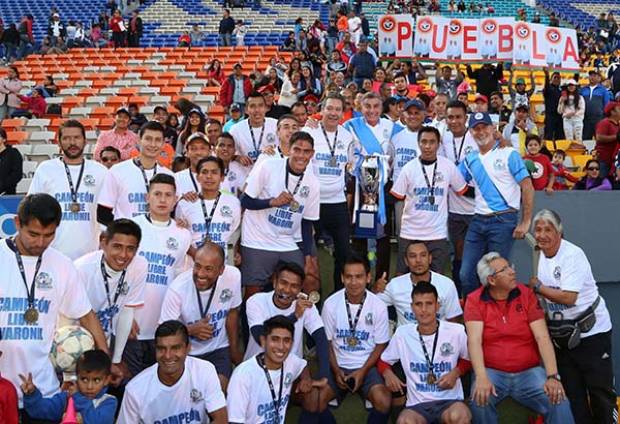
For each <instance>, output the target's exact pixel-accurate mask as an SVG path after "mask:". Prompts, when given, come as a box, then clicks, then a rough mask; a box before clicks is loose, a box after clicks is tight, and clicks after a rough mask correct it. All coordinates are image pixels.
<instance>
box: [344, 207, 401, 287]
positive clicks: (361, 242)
mask: <svg viewBox="0 0 620 424" xmlns="http://www.w3.org/2000/svg"><path fill="white" fill-rule="evenodd" d="M386 198H387V197H386ZM393 214H394V204H393V203H389V202H386V205H385V215H386V222H385V225H384V226H383V229H384V232H385V235H384V236H383V238H380V239H377V263H376V265H375V280H376V279H378V278H380V277H381V275H383V273H384V272H385V275H386V276H387V277H388V278H389V276H390V258H391V253H392V246H391V245H390V239H391V238H392V221H393V219H392V215H393ZM352 248H353V250H355V251H356V252H357V253H359V254H362V255H368V242H367V240H366V239H359V238H354V239H353V242H352Z"/></svg>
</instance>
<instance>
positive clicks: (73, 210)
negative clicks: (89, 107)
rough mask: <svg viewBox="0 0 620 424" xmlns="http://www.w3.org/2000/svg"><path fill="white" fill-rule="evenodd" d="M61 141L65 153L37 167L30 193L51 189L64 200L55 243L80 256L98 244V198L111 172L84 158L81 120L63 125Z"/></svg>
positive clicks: (59, 140)
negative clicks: (107, 175)
mask: <svg viewBox="0 0 620 424" xmlns="http://www.w3.org/2000/svg"><path fill="white" fill-rule="evenodd" d="M58 144H59V147H60V150H61V152H62V157H61V158H56V159H50V160H46V161H44V162H42V163H41V164H40V165H39V166H38V167H37V170H36V171H35V173H34V178H33V179H32V183H31V184H30V188H29V189H28V193H29V194H32V193H47V194H49V195H52V196H54V197H55V198H56V200H57V201H58V202H59V203H60V206H61V208H62V209H63V211H62V219H61V221H60V226H59V227H58V230H57V231H56V238H55V239H54V242H53V243H52V247H53V248H55V249H58V250H59V251H61V252H62V253H64V254H65V255H67V256H69V258H71V259H77V258H79V257H80V256H82V255H84V254H86V253H88V252H91V251H93V250H95V249H96V248H97V243H98V241H99V224H98V223H97V217H96V215H97V199H98V197H99V192H100V190H101V187H102V185H103V181H104V179H105V177H106V174H107V173H108V172H107V169H106V168H105V167H104V166H103V165H101V164H100V163H98V162H95V161H94V160H89V159H86V158H84V146H85V144H86V130H85V129H84V126H83V125H82V124H81V123H80V122H79V121H75V120H69V121H67V122H65V123H64V124H62V125H61V126H60V128H59V130H58ZM76 234H79V235H80V237H77V238H76V237H75V236H76Z"/></svg>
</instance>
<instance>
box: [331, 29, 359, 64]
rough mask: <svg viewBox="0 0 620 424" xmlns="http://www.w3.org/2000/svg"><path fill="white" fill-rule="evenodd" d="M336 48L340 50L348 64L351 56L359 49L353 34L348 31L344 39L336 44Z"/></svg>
mask: <svg viewBox="0 0 620 424" xmlns="http://www.w3.org/2000/svg"><path fill="white" fill-rule="evenodd" d="M336 50H338V51H339V52H340V55H341V57H342V60H343V62H345V63H346V64H347V65H348V64H349V60H350V59H351V56H353V55H354V54H355V52H356V51H357V47H356V46H355V43H353V42H352V41H351V34H349V33H348V32H346V33H345V34H344V36H343V38H342V40H340V42H338V44H336Z"/></svg>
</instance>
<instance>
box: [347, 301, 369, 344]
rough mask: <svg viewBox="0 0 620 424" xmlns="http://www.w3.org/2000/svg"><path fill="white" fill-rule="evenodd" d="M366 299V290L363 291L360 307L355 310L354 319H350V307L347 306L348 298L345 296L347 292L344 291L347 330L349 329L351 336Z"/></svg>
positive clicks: (353, 333)
mask: <svg viewBox="0 0 620 424" xmlns="http://www.w3.org/2000/svg"><path fill="white" fill-rule="evenodd" d="M365 301H366V292H364V297H363V298H362V303H361V304H360V308H359V309H358V310H357V313H356V314H355V319H354V320H353V319H351V307H350V306H349V299H348V297H347V293H346V292H345V293H344V304H345V306H346V307H347V319H348V320H349V330H350V331H351V337H355V328H356V327H357V323H358V322H359V320H360V315H362V309H364V302H365Z"/></svg>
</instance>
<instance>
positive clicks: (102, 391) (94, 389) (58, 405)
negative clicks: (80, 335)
mask: <svg viewBox="0 0 620 424" xmlns="http://www.w3.org/2000/svg"><path fill="white" fill-rule="evenodd" d="M111 366H112V362H111V360H110V357H109V356H108V355H107V354H106V353H105V352H104V351H102V350H98V349H97V350H89V351H87V352H84V354H83V355H82V356H81V357H80V359H78V362H77V376H78V379H77V382H76V383H71V386H70V388H69V390H68V391H67V392H60V393H57V394H55V395H54V396H52V397H49V398H44V397H43V396H42V395H41V392H40V391H39V389H37V387H36V386H35V385H34V383H33V382H32V374H31V373H28V377H26V376H24V375H22V374H20V375H19V378H20V379H21V380H22V384H21V389H22V392H23V393H24V409H25V410H26V411H28V415H29V416H30V417H31V418H33V419H36V420H49V421H55V422H60V421H61V420H62V418H63V414H64V412H65V409H66V407H67V402H68V400H69V397H72V398H73V402H74V405H75V410H76V412H77V413H78V414H79V415H81V418H82V420H81V421H80V422H82V423H84V424H91V423H92V424H107V423H110V424H111V423H113V422H114V412H115V411H116V398H115V397H114V396H112V395H109V394H107V393H106V390H107V386H108V384H109V383H110V376H111V374H110V368H111ZM76 385H77V387H76Z"/></svg>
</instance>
